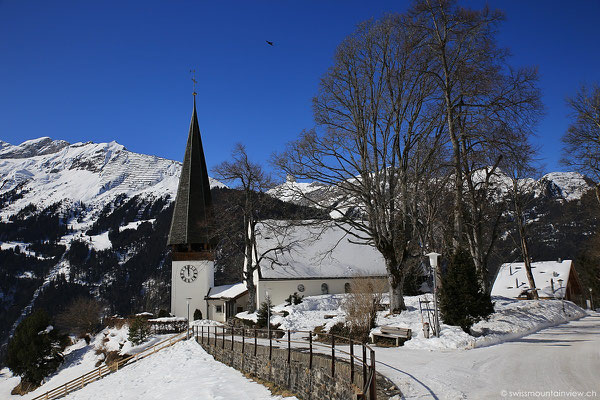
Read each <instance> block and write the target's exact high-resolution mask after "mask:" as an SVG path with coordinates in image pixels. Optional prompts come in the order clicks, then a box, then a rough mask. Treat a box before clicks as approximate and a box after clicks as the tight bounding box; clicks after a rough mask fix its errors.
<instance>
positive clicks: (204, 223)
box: [167, 97, 213, 246]
mask: <svg viewBox="0 0 600 400" xmlns="http://www.w3.org/2000/svg"><path fill="white" fill-rule="evenodd" d="M212 217H213V215H212V198H211V196H210V184H209V182H208V172H207V170H206V161H205V160H204V151H203V150H202V139H201V138H200V128H199V127H198V116H197V115H196V97H194V111H193V113H192V121H191V123H190V132H189V134H188V140H187V145H186V147H185V156H184V157H183V166H182V168H181V176H180V177H179V186H178V187H177V198H176V199H175V208H174V210H173V219H172V220H171V229H170V231H169V240H168V242H167V244H168V245H169V246H172V245H182V244H185V245H187V244H201V243H203V244H209V242H210V240H209V227H210V225H211V224H210V223H211V221H212Z"/></svg>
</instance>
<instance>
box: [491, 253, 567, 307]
mask: <svg viewBox="0 0 600 400" xmlns="http://www.w3.org/2000/svg"><path fill="white" fill-rule="evenodd" d="M572 264H573V262H572V261H571V260H563V261H562V262H559V261H538V262H534V263H531V270H532V273H533V280H534V281H535V285H536V286H537V288H538V295H539V296H540V297H556V298H562V297H563V296H564V292H565V288H566V286H567V283H568V281H569V273H570V271H571V265H572ZM550 279H552V281H553V283H554V290H552V284H551V283H550ZM559 279H562V280H563V282H562V289H561V288H560V283H559V282H558V280H559ZM527 289H530V287H529V281H528V280H527V274H526V272H525V264H524V263H522V262H519V263H506V264H502V266H501V267H500V270H499V271H498V275H497V276H496V280H495V281H494V286H493V287H492V296H504V297H509V298H517V297H519V295H520V294H521V293H522V292H523V291H524V290H527Z"/></svg>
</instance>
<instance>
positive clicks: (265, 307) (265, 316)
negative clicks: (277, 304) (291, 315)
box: [256, 297, 273, 328]
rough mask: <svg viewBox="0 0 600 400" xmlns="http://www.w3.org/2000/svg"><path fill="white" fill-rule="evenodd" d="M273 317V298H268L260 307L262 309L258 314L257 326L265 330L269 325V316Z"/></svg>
mask: <svg viewBox="0 0 600 400" xmlns="http://www.w3.org/2000/svg"><path fill="white" fill-rule="evenodd" d="M270 315H273V303H271V298H270V297H267V299H266V300H265V301H263V302H262V303H261V305H260V309H259V310H258V312H257V313H256V317H257V318H256V324H257V325H258V327H259V328H264V327H266V326H267V323H269V322H270V321H269V316H270Z"/></svg>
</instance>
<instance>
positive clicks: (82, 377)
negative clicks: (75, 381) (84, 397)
mask: <svg viewBox="0 0 600 400" xmlns="http://www.w3.org/2000/svg"><path fill="white" fill-rule="evenodd" d="M83 379H84V376H83V375H82V376H81V388H82V389H83Z"/></svg>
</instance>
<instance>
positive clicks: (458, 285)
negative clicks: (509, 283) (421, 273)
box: [440, 248, 494, 333]
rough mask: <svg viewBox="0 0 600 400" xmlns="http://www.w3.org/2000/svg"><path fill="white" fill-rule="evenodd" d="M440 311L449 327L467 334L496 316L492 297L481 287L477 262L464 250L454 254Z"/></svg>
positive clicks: (442, 291) (444, 281)
mask: <svg viewBox="0 0 600 400" xmlns="http://www.w3.org/2000/svg"><path fill="white" fill-rule="evenodd" d="M440 311H441V313H442V319H443V320H444V322H445V323H446V324H448V325H456V326H460V327H461V328H462V329H463V330H464V331H465V332H466V333H469V328H471V326H472V325H473V324H474V323H476V322H477V321H479V320H481V319H482V318H485V317H487V316H488V315H490V314H491V313H493V312H494V305H493V304H492V300H491V298H490V295H489V294H488V293H485V292H484V291H483V290H482V289H481V287H480V285H479V282H478V278H477V271H476V270H475V264H474V263H473V259H472V258H471V255H470V254H469V253H468V252H467V251H465V250H464V249H461V248H459V249H458V250H457V251H456V253H454V255H453V256H452V258H451V259H450V264H449V266H448V271H447V272H446V274H445V275H444V276H443V277H442V289H441V291H440Z"/></svg>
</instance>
